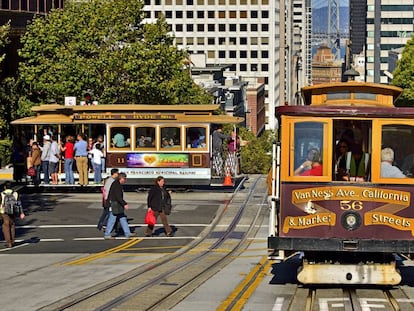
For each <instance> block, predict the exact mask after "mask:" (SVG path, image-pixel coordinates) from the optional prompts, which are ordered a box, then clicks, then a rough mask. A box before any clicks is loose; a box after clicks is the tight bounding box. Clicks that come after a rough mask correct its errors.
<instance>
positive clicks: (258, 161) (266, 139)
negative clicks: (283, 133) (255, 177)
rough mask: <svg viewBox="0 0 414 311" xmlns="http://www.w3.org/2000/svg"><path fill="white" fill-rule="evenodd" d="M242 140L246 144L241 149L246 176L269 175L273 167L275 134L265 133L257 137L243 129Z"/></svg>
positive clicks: (242, 164)
mask: <svg viewBox="0 0 414 311" xmlns="http://www.w3.org/2000/svg"><path fill="white" fill-rule="evenodd" d="M240 138H241V139H242V141H243V142H244V143H245V145H244V146H243V147H242V148H241V159H242V163H241V169H242V172H243V173H245V174H267V173H268V171H269V169H270V167H271V165H272V144H273V141H274V140H275V135H274V133H273V132H272V131H265V132H264V133H263V134H262V135H261V136H260V137H256V136H254V135H253V134H252V133H251V132H249V131H247V130H246V129H244V128H241V129H240Z"/></svg>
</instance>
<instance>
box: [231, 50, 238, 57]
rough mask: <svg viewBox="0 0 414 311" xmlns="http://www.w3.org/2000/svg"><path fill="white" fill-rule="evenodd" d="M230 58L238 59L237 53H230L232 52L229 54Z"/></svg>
mask: <svg viewBox="0 0 414 311" xmlns="http://www.w3.org/2000/svg"><path fill="white" fill-rule="evenodd" d="M229 57H230V58H237V53H236V51H230V52H229Z"/></svg>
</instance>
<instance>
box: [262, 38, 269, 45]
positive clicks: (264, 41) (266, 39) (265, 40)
mask: <svg viewBox="0 0 414 311" xmlns="http://www.w3.org/2000/svg"><path fill="white" fill-rule="evenodd" d="M262 44H263V45H268V44H269V37H262Z"/></svg>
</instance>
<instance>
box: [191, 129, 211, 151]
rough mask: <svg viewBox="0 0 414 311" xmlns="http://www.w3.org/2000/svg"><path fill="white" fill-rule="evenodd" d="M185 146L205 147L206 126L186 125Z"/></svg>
mask: <svg viewBox="0 0 414 311" xmlns="http://www.w3.org/2000/svg"><path fill="white" fill-rule="evenodd" d="M186 146H187V148H206V147H207V144H206V128H205V127H187V128H186Z"/></svg>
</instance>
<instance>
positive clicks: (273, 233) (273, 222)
mask: <svg viewBox="0 0 414 311" xmlns="http://www.w3.org/2000/svg"><path fill="white" fill-rule="evenodd" d="M275 179H276V144H275V143H274V144H273V146H272V197H271V199H270V216H269V236H276V226H275V225H276V202H275V201H274V197H275V193H276V189H275Z"/></svg>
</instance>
